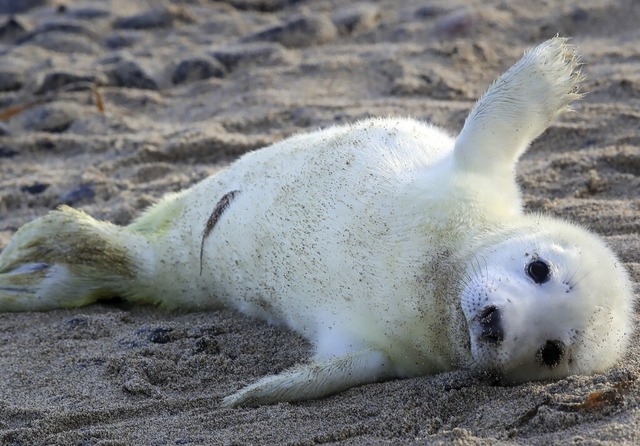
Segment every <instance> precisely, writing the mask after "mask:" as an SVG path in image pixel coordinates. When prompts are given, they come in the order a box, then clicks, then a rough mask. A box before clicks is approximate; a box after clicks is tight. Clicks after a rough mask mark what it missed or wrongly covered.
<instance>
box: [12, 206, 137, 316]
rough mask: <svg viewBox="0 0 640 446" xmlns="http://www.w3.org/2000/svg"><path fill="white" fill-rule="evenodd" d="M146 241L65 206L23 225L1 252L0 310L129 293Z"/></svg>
mask: <svg viewBox="0 0 640 446" xmlns="http://www.w3.org/2000/svg"><path fill="white" fill-rule="evenodd" d="M145 245H146V240H145V239H144V238H142V237H141V236H139V235H137V234H132V233H130V232H127V231H126V230H125V229H124V228H121V227H119V226H116V225H113V224H110V223H106V222H101V221H98V220H95V219H93V218H91V217H90V216H88V215H87V214H85V213H84V212H81V211H77V210H74V209H72V208H69V207H66V206H63V207H61V208H60V209H58V210H55V211H52V212H49V213H48V214H47V215H45V216H43V217H41V218H39V219H37V220H35V221H33V222H31V223H28V224H27V225H25V226H23V227H22V228H21V229H20V230H19V231H18V232H17V233H16V235H15V236H14V237H13V239H12V240H11V242H10V243H9V245H7V247H6V248H5V249H4V250H3V251H2V253H0V311H27V310H47V309H53V308H60V307H77V306H81V305H86V304H89V303H91V302H95V301H96V300H98V299H100V298H106V297H114V296H117V295H121V294H122V295H123V297H125V295H126V294H128V290H130V289H132V288H133V287H132V285H133V284H134V282H135V280H136V278H137V277H138V276H139V271H138V267H137V263H136V262H137V261H139V257H140V252H142V251H143V250H144V249H145Z"/></svg>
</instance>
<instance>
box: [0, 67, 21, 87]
mask: <svg viewBox="0 0 640 446" xmlns="http://www.w3.org/2000/svg"><path fill="white" fill-rule="evenodd" d="M23 84H24V74H23V73H17V72H15V71H0V91H15V90H20V89H21V88H22V85H23Z"/></svg>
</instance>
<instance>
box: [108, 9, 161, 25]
mask: <svg viewBox="0 0 640 446" xmlns="http://www.w3.org/2000/svg"><path fill="white" fill-rule="evenodd" d="M173 20H174V16H173V14H171V12H170V11H169V10H167V9H166V8H155V9H150V10H148V11H144V12H141V13H139V14H135V15H132V16H128V17H122V18H119V19H117V20H116V21H115V22H114V24H113V27H114V28H116V29H152V28H167V27H170V26H171V25H173Z"/></svg>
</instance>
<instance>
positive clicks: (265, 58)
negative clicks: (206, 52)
mask: <svg viewBox="0 0 640 446" xmlns="http://www.w3.org/2000/svg"><path fill="white" fill-rule="evenodd" d="M286 52H287V50H286V49H285V48H284V47H283V46H282V45H280V44H279V43H268V42H262V43H259V42H256V43H245V44H239V45H230V46H225V47H223V48H220V49H216V50H213V51H211V53H210V54H211V55H212V56H213V57H215V58H216V59H217V60H218V61H220V62H221V63H222V64H223V65H224V66H225V68H226V69H227V70H228V71H232V70H233V69H235V68H237V67H238V66H241V65H261V66H273V65H282V64H283V63H285V61H286V56H287V54H286Z"/></svg>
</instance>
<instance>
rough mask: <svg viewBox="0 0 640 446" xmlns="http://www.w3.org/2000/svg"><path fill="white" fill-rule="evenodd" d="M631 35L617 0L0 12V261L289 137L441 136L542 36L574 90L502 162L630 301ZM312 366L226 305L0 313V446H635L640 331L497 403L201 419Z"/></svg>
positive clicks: (390, 396)
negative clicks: (605, 262)
mask: <svg viewBox="0 0 640 446" xmlns="http://www.w3.org/2000/svg"><path fill="white" fill-rule="evenodd" d="M638 23H640V4H638V2H636V1H635V0H617V1H615V0H609V1H600V0H587V1H578V0H570V1H562V0H545V1H541V2H531V1H525V0H514V1H508V2H507V1H499V0H488V1H480V0H471V1H464V0H447V1H444V0H434V1H429V2H423V1H419V0H400V1H394V0H380V1H373V0H370V1H366V0H365V1H362V2H347V1H341V0H314V1H311V0H227V1H209V0H192V1H189V0H184V1H178V0H175V1H170V0H157V1H152V0H147V1H145V0H102V1H98V0H96V1H72V0H67V1H65V0H49V1H47V0H23V1H17V0H16V1H12V0H0V250H1V249H2V248H3V247H4V246H6V244H7V243H8V242H9V240H10V238H11V237H12V235H13V234H14V233H15V232H16V231H17V230H18V228H19V227H20V226H21V225H23V224H25V223H27V222H28V221H30V220H32V219H34V218H36V217H39V216H42V215H44V214H45V213H46V212H47V211H49V210H51V209H54V208H55V207H56V206H58V205H60V204H68V205H70V206H73V207H76V208H79V209H82V210H84V211H86V212H88V213H89V214H91V215H92V216H94V217H97V218H101V219H107V220H110V221H112V222H114V223H117V224H127V223H129V222H130V221H131V220H132V219H133V218H134V217H135V216H136V215H138V214H139V213H140V212H141V211H142V210H143V209H144V208H145V207H147V206H148V205H149V204H152V203H154V202H155V201H157V200H158V199H159V198H160V197H161V196H162V195H164V194H165V193H168V192H174V191H178V190H181V189H183V188H185V187H188V186H190V185H193V184H195V183H196V182H197V181H199V180H201V179H203V178H205V177H207V176H208V175H211V174H213V173H216V172H218V171H220V170H221V169H223V168H224V167H225V166H227V165H229V163H231V162H232V161H233V160H234V159H235V158H237V157H238V156H239V155H241V154H243V153H245V152H247V151H250V150H253V149H257V148H260V147H263V146H265V145H268V144H271V143H273V142H276V141H280V140H281V139H283V138H285V137H287V136H289V135H292V134H296V133H299V132H304V131H309V130H314V129H317V128H322V127H326V126H330V125H334V124H339V123H346V122H351V121H356V120H358V119H362V118H365V117H370V116H387V115H395V116H412V117H414V118H417V119H421V120H425V121H429V122H432V123H434V124H436V125H438V126H440V127H443V128H445V129H447V130H448V131H449V132H450V133H451V134H452V135H456V134H457V133H458V132H459V131H460V129H461V128H462V125H463V123H464V119H465V117H466V115H467V113H468V112H469V110H470V109H471V107H472V106H473V104H474V103H475V100H476V99H477V97H478V96H479V95H481V94H482V92H483V91H484V90H485V89H486V88H487V87H488V85H489V84H490V83H491V82H492V81H493V80H494V79H495V78H496V77H497V76H498V75H499V74H500V73H502V72H503V71H504V70H505V69H507V68H508V67H509V66H511V65H512V64H513V63H514V62H515V61H517V60H518V59H519V58H520V56H521V55H522V54H523V52H524V51H525V50H526V49H527V48H530V47H531V46H534V45H535V44H537V43H539V42H542V41H543V40H545V39H547V38H550V37H553V36H555V35H556V34H560V35H562V36H568V37H572V41H571V42H572V43H573V44H575V45H577V46H578V47H579V49H580V53H581V55H582V60H583V61H584V63H585V64H584V67H583V72H584V73H585V75H586V80H585V82H584V89H585V90H586V91H587V92H588V94H587V96H586V97H585V98H584V99H583V100H582V101H580V102H578V103H576V104H575V107H574V108H575V111H574V112H572V113H569V114H565V115H563V116H562V117H561V118H560V119H559V121H558V122H556V123H555V124H553V125H552V126H551V128H550V129H549V130H548V131H547V132H546V133H544V134H543V135H542V136H541V137H540V138H539V139H537V140H536V141H535V142H534V143H533V144H532V146H531V148H530V150H529V151H528V153H527V154H526V155H525V156H524V158H523V159H522V161H521V162H520V164H519V166H518V175H519V181H520V184H521V185H522V190H523V194H524V198H525V203H526V207H527V210H528V211H532V212H544V213H548V214H551V215H555V216H559V217H562V218H566V219H570V220H573V221H575V222H578V223H580V224H581V225H583V226H585V227H587V228H590V229H592V230H594V231H596V232H598V233H599V234H601V235H603V236H604V238H605V239H606V241H607V242H608V243H609V244H610V246H611V247H612V248H613V249H614V250H615V251H616V252H617V253H618V254H619V256H620V258H621V260H622V261H623V262H624V264H625V266H626V267H627V268H628V269H629V271H630V274H631V277H632V279H633V281H634V283H635V285H636V295H638V292H639V291H640V286H639V284H640V235H639V234H640V27H639V26H638ZM637 319H638V315H636V320H637ZM310 354H311V350H310V345H309V344H308V343H307V342H306V341H305V340H304V339H302V338H300V337H298V336H297V335H295V334H293V333H291V332H290V331H287V330H286V329H283V328H276V327H272V326H269V325H267V324H265V323H263V322H260V321H255V320H251V319H248V318H246V317H243V316H242V315H240V314H239V313H237V312H234V311H232V310H223V311H211V312H175V311H171V312H170V311H163V310H160V309H157V308H154V307H134V306H130V305H128V304H126V303H123V302H105V303H101V304H96V305H91V306H88V307H84V308H79V309H74V310H56V311H50V312H32V313H17V314H0V358H2V359H1V360H0V443H1V444H6V445H54V444H55V445H110V446H111V445H142V444H144V445H239V444H255V445H263V444H288V445H312V444H327V443H328V444H349V445H356V444H358V445H360V444H376V445H387V444H388V445H392V444H393V445H395V444H459V445H485V444H486V445H495V444H536V445H538V444H585V445H586V444H597V445H603V444H620V443H623V444H624V443H626V444H637V443H638V442H640V382H639V379H640V347H639V344H638V335H637V334H636V335H634V338H633V340H632V343H631V348H630V350H629V352H628V354H627V355H626V356H625V358H624V359H623V360H622V361H621V362H620V363H619V364H618V365H617V366H616V367H614V368H613V369H611V370H610V371H608V372H606V373H604V374H599V375H595V376H572V377H569V378H566V379H562V380H558V381H552V382H534V383H526V384H522V385H517V386H511V387H505V386H494V385H491V384H490V383H487V382H484V381H483V380H481V379H480V378H478V377H476V376H474V375H473V374H471V373H470V372H466V371H456V372H451V373H444V374H440V375H437V376H431V377H423V378H416V379H407V380H394V381H389V382H384V383H378V384H371V385H365V386H361V387H357V388H353V389H350V390H348V391H346V392H343V393H340V394H338V395H335V396H331V397H329V398H325V399H321V400H316V401H307V402H302V403H294V404H289V403H281V404H276V405H273V406H264V407H258V408H248V409H221V408H220V407H219V403H220V400H221V399H222V398H223V397H224V396H227V395H229V394H230V393H233V392H234V391H235V390H237V389H239V388H240V387H242V386H244V385H247V384H249V383H251V382H253V381H255V380H256V379H257V378H259V377H261V376H264V375H267V374H274V373H278V372H281V371H283V370H285V369H286V368H288V367H290V366H292V365H294V364H296V363H299V362H303V361H305V360H308V359H309V357H310Z"/></svg>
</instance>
